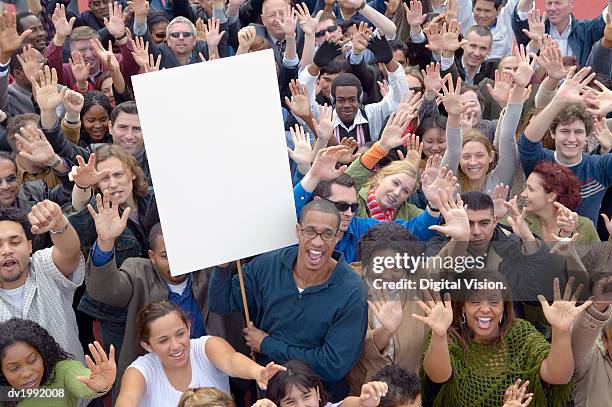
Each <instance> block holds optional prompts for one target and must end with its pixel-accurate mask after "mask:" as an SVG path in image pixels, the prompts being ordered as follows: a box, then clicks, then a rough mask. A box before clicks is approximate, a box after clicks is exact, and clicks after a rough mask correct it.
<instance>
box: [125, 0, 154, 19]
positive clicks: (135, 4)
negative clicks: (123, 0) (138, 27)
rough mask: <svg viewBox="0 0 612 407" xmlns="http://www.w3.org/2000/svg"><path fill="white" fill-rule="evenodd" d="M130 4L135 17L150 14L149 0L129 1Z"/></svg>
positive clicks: (143, 16)
mask: <svg viewBox="0 0 612 407" xmlns="http://www.w3.org/2000/svg"><path fill="white" fill-rule="evenodd" d="M128 5H129V6H130V7H131V8H132V11H133V12H134V18H135V19H139V18H141V19H142V18H147V15H148V14H149V2H148V1H147V0H133V1H128Z"/></svg>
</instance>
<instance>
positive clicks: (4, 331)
mask: <svg viewBox="0 0 612 407" xmlns="http://www.w3.org/2000/svg"><path fill="white" fill-rule="evenodd" d="M18 342H23V343H27V344H28V345H30V346H31V347H33V348H34V349H36V351H37V352H38V353H39V354H40V356H41V358H42V360H43V366H44V369H45V370H44V372H43V377H42V380H41V382H40V383H41V384H46V383H48V382H52V381H53V379H54V377H53V375H54V374H53V372H54V368H55V365H56V364H57V363H58V362H61V361H62V360H66V359H74V356H72V355H71V354H69V353H68V352H66V351H64V350H63V349H62V348H61V347H60V346H59V345H58V343H57V342H55V339H53V337H52V336H51V335H50V334H49V332H47V330H46V329H45V328H43V327H42V326H40V325H38V324H37V323H36V322H34V321H30V320H29V319H20V318H11V319H9V320H8V321H5V322H2V323H0V360H1V359H2V358H4V356H5V355H6V350H7V349H8V348H9V347H10V346H12V345H15V344H16V343H18ZM0 385H1V386H10V385H11V384H10V383H9V382H8V380H6V377H4V374H3V373H2V372H1V371H0Z"/></svg>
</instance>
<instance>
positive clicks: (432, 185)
mask: <svg viewBox="0 0 612 407" xmlns="http://www.w3.org/2000/svg"><path fill="white" fill-rule="evenodd" d="M456 184H457V177H455V176H454V175H453V172H452V171H451V170H449V169H448V168H446V166H444V167H442V168H440V170H439V171H438V174H437V176H436V178H435V179H433V180H432V179H430V178H429V175H428V174H423V176H422V178H421V185H422V187H423V193H424V194H425V198H427V201H428V202H430V203H433V202H434V198H435V197H439V195H440V191H454V190H455V185H456Z"/></svg>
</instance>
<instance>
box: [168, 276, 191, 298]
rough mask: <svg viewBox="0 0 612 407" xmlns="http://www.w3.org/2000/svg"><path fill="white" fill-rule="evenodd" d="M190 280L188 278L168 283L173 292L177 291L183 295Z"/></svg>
mask: <svg viewBox="0 0 612 407" xmlns="http://www.w3.org/2000/svg"><path fill="white" fill-rule="evenodd" d="M188 280H189V279H188V278H186V279H185V281H183V282H182V283H179V284H170V283H168V287H170V291H172V292H173V293H176V294H178V295H183V291H185V288H187V283H188V282H189V281H188Z"/></svg>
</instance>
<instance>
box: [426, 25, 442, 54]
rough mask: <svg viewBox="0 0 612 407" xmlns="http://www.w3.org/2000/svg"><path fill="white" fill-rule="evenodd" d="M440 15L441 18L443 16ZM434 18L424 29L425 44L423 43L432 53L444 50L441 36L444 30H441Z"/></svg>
mask: <svg viewBox="0 0 612 407" xmlns="http://www.w3.org/2000/svg"><path fill="white" fill-rule="evenodd" d="M440 17H441V19H443V18H444V16H440ZM434 20H435V19H434ZM434 20H432V21H431V23H430V24H429V25H428V26H427V28H425V30H424V32H425V35H426V36H427V44H426V45H425V48H427V49H428V50H430V51H431V52H432V53H433V54H439V53H441V52H442V51H443V50H444V39H443V38H442V34H443V33H444V31H443V30H442V25H441V24H439V23H438V22H435V21H434ZM438 21H439V20H438Z"/></svg>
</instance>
